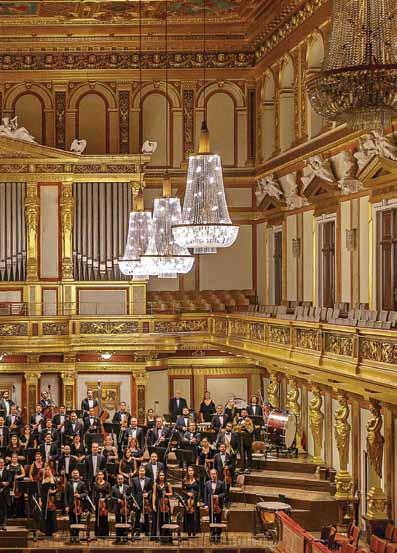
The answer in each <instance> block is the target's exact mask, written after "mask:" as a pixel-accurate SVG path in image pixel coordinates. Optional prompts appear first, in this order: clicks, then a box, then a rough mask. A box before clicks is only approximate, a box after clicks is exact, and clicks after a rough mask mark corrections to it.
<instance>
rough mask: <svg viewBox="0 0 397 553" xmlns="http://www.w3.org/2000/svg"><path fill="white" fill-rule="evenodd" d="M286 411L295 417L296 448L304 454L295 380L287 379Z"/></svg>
mask: <svg viewBox="0 0 397 553" xmlns="http://www.w3.org/2000/svg"><path fill="white" fill-rule="evenodd" d="M287 409H288V411H290V412H291V413H293V414H294V415H295V417H296V440H295V442H296V448H297V449H298V453H304V449H303V447H302V417H301V406H300V403H299V388H298V383H297V381H296V379H295V378H289V379H288V393H287Z"/></svg>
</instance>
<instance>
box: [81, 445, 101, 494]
mask: <svg viewBox="0 0 397 553" xmlns="http://www.w3.org/2000/svg"><path fill="white" fill-rule="evenodd" d="M85 466H86V468H87V480H88V485H89V486H91V484H92V482H94V480H95V478H96V475H97V473H98V472H99V471H104V470H106V457H105V456H104V455H102V454H101V453H100V452H99V444H98V443H97V442H92V446H91V453H90V455H87V457H86V458H85Z"/></svg>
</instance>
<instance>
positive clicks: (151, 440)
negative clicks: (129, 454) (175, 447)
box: [147, 417, 170, 447]
mask: <svg viewBox="0 0 397 553" xmlns="http://www.w3.org/2000/svg"><path fill="white" fill-rule="evenodd" d="M169 437H170V429H169V428H168V427H167V426H165V424H164V421H163V417H157V418H156V426H155V427H154V428H152V429H151V430H150V432H149V435H148V438H147V443H148V446H149V447H153V446H155V447H167V442H168V439H169Z"/></svg>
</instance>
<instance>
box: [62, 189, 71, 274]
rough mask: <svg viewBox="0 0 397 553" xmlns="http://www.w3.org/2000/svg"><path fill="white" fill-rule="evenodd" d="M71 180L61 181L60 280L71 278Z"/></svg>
mask: <svg viewBox="0 0 397 553" xmlns="http://www.w3.org/2000/svg"><path fill="white" fill-rule="evenodd" d="M73 206H74V200H73V182H72V180H68V181H65V182H63V183H62V188H61V200H60V213H61V240H62V280H63V281H65V280H73V257H72V255H73Z"/></svg>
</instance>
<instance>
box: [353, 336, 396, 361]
mask: <svg viewBox="0 0 397 553" xmlns="http://www.w3.org/2000/svg"><path fill="white" fill-rule="evenodd" d="M360 358H361V359H365V360H367V361H377V362H379V363H389V364H391V365H396V364H397V344H396V343H395V342H389V341H384V340H376V339H375V338H361V339H360Z"/></svg>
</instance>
